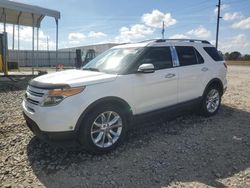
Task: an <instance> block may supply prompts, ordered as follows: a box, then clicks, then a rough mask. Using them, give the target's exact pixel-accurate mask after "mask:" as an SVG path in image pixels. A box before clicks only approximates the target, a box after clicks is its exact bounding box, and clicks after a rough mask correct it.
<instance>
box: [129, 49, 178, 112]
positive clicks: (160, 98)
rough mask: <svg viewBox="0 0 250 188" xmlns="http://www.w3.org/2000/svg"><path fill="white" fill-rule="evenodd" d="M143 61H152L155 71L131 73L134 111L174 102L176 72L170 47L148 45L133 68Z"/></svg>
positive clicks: (143, 110) (152, 108)
mask: <svg viewBox="0 0 250 188" xmlns="http://www.w3.org/2000/svg"><path fill="white" fill-rule="evenodd" d="M144 63H152V64H153V65H154V67H155V72H154V73H136V74H133V79H132V80H133V82H134V83H133V84H134V92H133V93H134V97H133V99H134V104H135V108H136V113H137V114H140V113H144V112H149V111H153V110H156V109H160V108H163V107H166V106H170V105H173V104H176V103H177V81H178V72H177V69H176V67H173V62H172V56H171V50H170V47H166V46H163V47H148V50H147V52H146V54H144V55H143V57H142V58H141V59H140V60H139V61H138V63H137V65H136V66H135V70H137V69H138V67H139V66H140V65H141V64H144Z"/></svg>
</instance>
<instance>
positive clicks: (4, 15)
mask: <svg viewBox="0 0 250 188" xmlns="http://www.w3.org/2000/svg"><path fill="white" fill-rule="evenodd" d="M45 16H49V17H53V18H55V19H56V20H58V19H60V12H58V11H55V10H51V9H46V8H42V7H38V6H34V5H28V4H24V3H18V2H13V1H8V0H0V22H2V23H8V24H19V25H23V26H31V27H32V26H34V27H40V23H41V21H42V19H43V18H44V17H45ZM33 17H34V25H33Z"/></svg>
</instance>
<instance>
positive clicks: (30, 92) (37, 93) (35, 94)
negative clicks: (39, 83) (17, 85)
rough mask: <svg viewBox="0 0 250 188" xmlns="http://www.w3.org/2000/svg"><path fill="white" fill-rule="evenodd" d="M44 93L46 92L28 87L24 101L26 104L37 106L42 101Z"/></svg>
mask: <svg viewBox="0 0 250 188" xmlns="http://www.w3.org/2000/svg"><path fill="white" fill-rule="evenodd" d="M46 92H47V91H46V90H43V89H39V88H36V87H32V86H28V88H27V91H26V93H25V99H26V101H27V102H29V103H31V104H33V105H39V104H40V103H41V101H42V100H43V97H44V95H45V93H46Z"/></svg>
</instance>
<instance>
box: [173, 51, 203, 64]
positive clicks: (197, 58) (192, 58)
mask: <svg viewBox="0 0 250 188" xmlns="http://www.w3.org/2000/svg"><path fill="white" fill-rule="evenodd" d="M175 49H176V51H177V54H178V58H179V62H180V66H188V65H195V64H200V63H203V62H204V59H203V58H202V56H201V55H200V53H199V52H198V51H197V50H196V49H195V48H194V47H192V46H176V47H175Z"/></svg>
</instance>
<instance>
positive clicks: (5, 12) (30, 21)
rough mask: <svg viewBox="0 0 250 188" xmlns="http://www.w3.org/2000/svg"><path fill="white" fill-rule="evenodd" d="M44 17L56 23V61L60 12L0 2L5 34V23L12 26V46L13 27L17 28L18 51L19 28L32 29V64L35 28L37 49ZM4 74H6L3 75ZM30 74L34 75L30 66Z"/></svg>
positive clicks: (0, 0) (0, 16) (0, 15)
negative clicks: (53, 19)
mask: <svg viewBox="0 0 250 188" xmlns="http://www.w3.org/2000/svg"><path fill="white" fill-rule="evenodd" d="M45 16H48V17H53V18H55V21H56V61H57V59H58V54H57V52H58V20H59V19H60V12H59V11H55V10H51V9H47V8H42V7H38V6H34V5H28V4H24V3H19V2H13V1H8V0H0V22H1V23H3V24H4V32H6V23H7V24H13V46H14V39H15V33H14V31H15V25H17V26H18V50H19V49H20V41H19V27H20V25H22V26H29V27H32V51H33V53H32V54H33V55H32V60H33V61H32V62H34V48H35V40H34V39H35V28H37V49H38V46H39V43H38V42H39V28H40V26H41V22H42V20H43V18H44V17H45ZM5 74H6V73H5ZM32 74H34V65H33V64H32Z"/></svg>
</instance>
